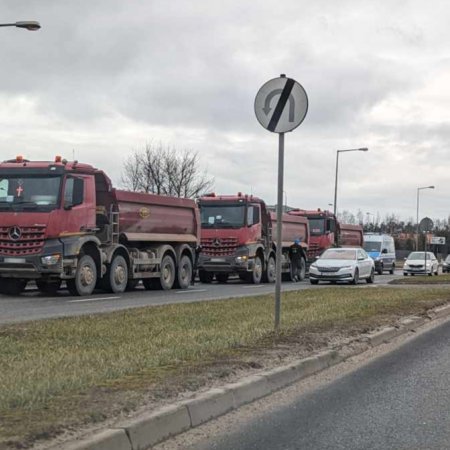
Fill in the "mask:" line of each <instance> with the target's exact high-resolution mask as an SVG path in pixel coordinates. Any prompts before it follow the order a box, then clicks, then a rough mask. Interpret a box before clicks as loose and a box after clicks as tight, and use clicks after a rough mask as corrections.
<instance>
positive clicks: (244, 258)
mask: <svg viewBox="0 0 450 450" xmlns="http://www.w3.org/2000/svg"><path fill="white" fill-rule="evenodd" d="M247 261H248V255H241V256H236V263H237V264H244V263H245V262H247Z"/></svg>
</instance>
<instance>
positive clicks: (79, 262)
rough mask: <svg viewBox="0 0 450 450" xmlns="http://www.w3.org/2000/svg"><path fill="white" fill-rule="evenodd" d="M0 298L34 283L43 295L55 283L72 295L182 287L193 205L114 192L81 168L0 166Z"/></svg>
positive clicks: (190, 256)
mask: <svg viewBox="0 0 450 450" xmlns="http://www.w3.org/2000/svg"><path fill="white" fill-rule="evenodd" d="M0 217H1V221H0V293H3V294H19V293H20V292H21V291H23V290H24V289H25V286H26V284H27V282H28V281H30V280H34V281H35V282H36V284H37V286H38V288H39V289H40V290H41V291H43V292H46V293H53V292H55V291H56V290H57V289H59V287H60V285H61V282H62V280H64V281H65V282H66V284H67V287H68V289H69V291H70V293H71V294H72V295H90V294H91V293H92V292H93V290H94V288H95V287H100V288H103V289H105V290H107V291H110V292H123V291H125V289H127V287H132V286H134V285H135V284H137V282H138V281H139V280H142V281H143V284H144V286H145V288H146V289H158V288H160V289H171V288H172V287H173V286H176V287H178V288H187V287H188V286H189V284H190V283H191V279H192V274H193V272H194V265H195V260H196V252H197V251H198V246H199V238H200V220H199V219H200V217H199V212H198V208H197V205H196V203H195V202H194V201H193V200H188V199H181V198H175V197H165V196H158V195H152V194H143V193H137V192H127V191H122V190H117V189H114V188H113V187H112V184H111V181H110V179H109V178H108V177H107V175H106V174H105V173H104V172H103V171H101V170H98V169H96V168H94V167H92V166H90V165H88V164H81V163H78V162H77V161H74V162H67V161H65V160H63V159H61V157H56V158H55V161H52V162H48V161H47V162H37V161H36V162H31V161H27V160H24V159H23V158H22V157H17V158H16V159H14V160H9V161H5V162H3V163H1V164H0Z"/></svg>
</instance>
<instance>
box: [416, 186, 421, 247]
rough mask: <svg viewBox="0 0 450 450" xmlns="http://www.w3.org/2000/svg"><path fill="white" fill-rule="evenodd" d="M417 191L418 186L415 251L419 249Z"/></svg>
mask: <svg viewBox="0 0 450 450" xmlns="http://www.w3.org/2000/svg"><path fill="white" fill-rule="evenodd" d="M419 191H420V188H417V216H416V228H417V230H416V231H417V233H416V252H418V251H419Z"/></svg>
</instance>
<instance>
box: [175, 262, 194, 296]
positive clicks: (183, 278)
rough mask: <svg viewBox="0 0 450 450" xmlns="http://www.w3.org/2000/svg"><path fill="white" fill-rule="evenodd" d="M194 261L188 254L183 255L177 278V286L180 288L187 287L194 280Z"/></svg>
mask: <svg viewBox="0 0 450 450" xmlns="http://www.w3.org/2000/svg"><path fill="white" fill-rule="evenodd" d="M192 270H193V268H192V261H191V258H189V256H187V255H183V256H182V257H181V259H180V263H179V264H178V269H177V278H176V280H175V287H177V288H179V289H187V288H188V287H189V286H190V284H191V280H192Z"/></svg>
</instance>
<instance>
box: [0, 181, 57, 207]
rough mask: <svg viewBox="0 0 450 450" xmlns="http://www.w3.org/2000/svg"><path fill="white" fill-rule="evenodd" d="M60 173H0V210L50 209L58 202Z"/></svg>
mask: <svg viewBox="0 0 450 450" xmlns="http://www.w3.org/2000/svg"><path fill="white" fill-rule="evenodd" d="M60 185H61V177H60V176H58V175H54V176H49V175H45V176H44V175H33V176H29V175H26V176H22V175H20V176H18V175H14V176H5V175H0V211H23V210H27V211H50V210H52V209H55V208H56V207H57V204H58V197H59V190H60Z"/></svg>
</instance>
